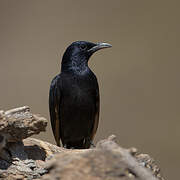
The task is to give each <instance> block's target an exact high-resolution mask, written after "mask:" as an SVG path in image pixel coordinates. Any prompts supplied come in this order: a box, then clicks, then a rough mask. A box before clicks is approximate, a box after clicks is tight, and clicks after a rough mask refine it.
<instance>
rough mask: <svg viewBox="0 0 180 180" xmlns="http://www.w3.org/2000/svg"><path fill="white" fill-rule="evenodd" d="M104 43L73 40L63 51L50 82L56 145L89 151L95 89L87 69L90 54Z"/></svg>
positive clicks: (95, 111) (96, 103)
mask: <svg viewBox="0 0 180 180" xmlns="http://www.w3.org/2000/svg"><path fill="white" fill-rule="evenodd" d="M106 47H111V46H110V45H109V44H107V43H98V44H94V43H90V42H86V41H77V42H74V43H72V44H71V45H70V46H69V47H68V48H67V49H66V51H65V53H64V55H63V58H62V64H61V73H60V74H59V75H57V76H56V77H55V78H54V79H53V80H52V82H51V86H50V93H49V110H50V118H51V126H52V129H53V133H54V136H55V139H56V142H57V145H58V146H60V139H61V141H62V144H63V146H64V147H66V148H78V149H81V148H89V147H90V145H91V142H92V141H93V138H94V136H95V133H96V131H97V127H98V122H99V104H100V102H99V87H98V82H97V78H96V76H95V75H94V73H93V72H92V71H91V70H90V68H89V67H88V60H89V58H90V57H91V55H92V54H93V53H94V52H96V51H97V50H99V49H102V48H106Z"/></svg>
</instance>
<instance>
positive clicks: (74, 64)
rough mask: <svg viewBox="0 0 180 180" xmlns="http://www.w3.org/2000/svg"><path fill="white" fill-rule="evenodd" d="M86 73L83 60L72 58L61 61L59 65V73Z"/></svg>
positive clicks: (86, 69) (86, 64)
mask: <svg viewBox="0 0 180 180" xmlns="http://www.w3.org/2000/svg"><path fill="white" fill-rule="evenodd" d="M88 71H89V67H88V63H87V61H86V60H84V59H77V58H73V59H70V60H69V61H62V64H61V72H66V73H75V74H84V73H86V72H88Z"/></svg>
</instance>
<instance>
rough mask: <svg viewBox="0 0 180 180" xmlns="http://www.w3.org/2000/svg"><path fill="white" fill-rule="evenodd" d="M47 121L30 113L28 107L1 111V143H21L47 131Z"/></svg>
mask: <svg viewBox="0 0 180 180" xmlns="http://www.w3.org/2000/svg"><path fill="white" fill-rule="evenodd" d="M46 126H47V120H46V119H45V118H43V117H41V116H40V115H35V114H32V113H31V112H30V109H29V107H28V106H24V107H20V108H16V109H12V110H9V111H6V112H4V111H0V142H2V141H3V140H4V139H5V140H6V141H7V142H14V141H16V142H17V141H21V140H23V139H25V138H27V137H30V136H32V135H34V134H39V133H40V132H41V131H45V128H46Z"/></svg>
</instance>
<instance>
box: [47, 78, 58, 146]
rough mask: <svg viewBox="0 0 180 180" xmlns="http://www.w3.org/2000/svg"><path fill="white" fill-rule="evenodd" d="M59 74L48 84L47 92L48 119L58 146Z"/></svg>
mask: <svg viewBox="0 0 180 180" xmlns="http://www.w3.org/2000/svg"><path fill="white" fill-rule="evenodd" d="M60 79H61V78H60V76H59V75H58V76H56V77H55V78H54V79H53V80H52V82H51V86H50V92H49V111H50V119H51V126H52V130H53V134H54V137H55V140H56V143H57V145H58V146H60V138H61V137H60V117H59V114H60V103H61V91H60V89H61V84H60Z"/></svg>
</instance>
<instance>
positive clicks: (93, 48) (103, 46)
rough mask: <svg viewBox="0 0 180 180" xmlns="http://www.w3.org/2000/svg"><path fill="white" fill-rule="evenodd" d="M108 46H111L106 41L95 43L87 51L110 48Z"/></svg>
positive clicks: (92, 51)
mask: <svg viewBox="0 0 180 180" xmlns="http://www.w3.org/2000/svg"><path fill="white" fill-rule="evenodd" d="M110 47H112V45H111V44H108V43H97V44H96V45H95V46H93V47H92V48H91V49H89V50H88V52H90V53H94V52H96V51H98V50H100V49H104V48H110Z"/></svg>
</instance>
